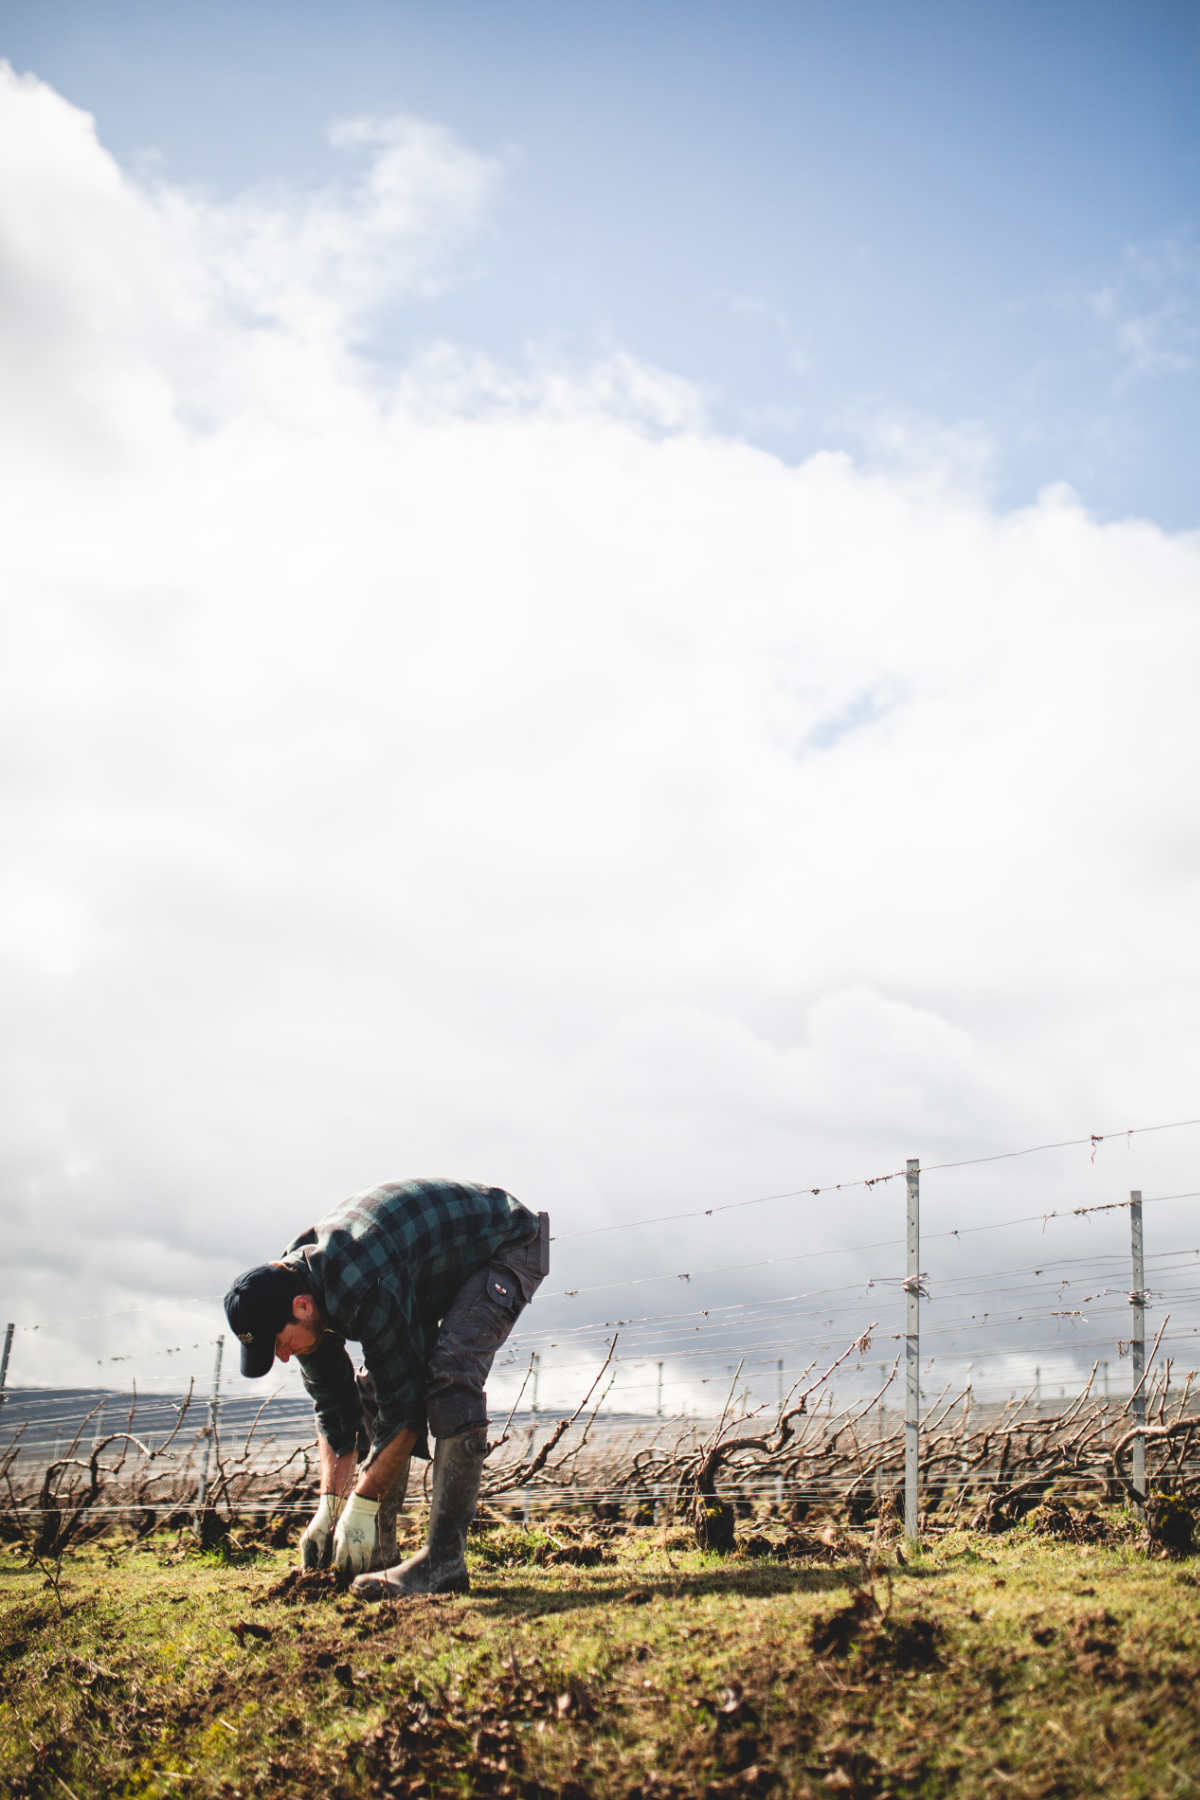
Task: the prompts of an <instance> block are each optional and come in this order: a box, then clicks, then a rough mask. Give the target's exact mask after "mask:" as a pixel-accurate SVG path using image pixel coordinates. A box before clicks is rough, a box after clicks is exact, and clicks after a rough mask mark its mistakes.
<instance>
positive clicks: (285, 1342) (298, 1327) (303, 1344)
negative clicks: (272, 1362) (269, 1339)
mask: <svg viewBox="0 0 1200 1800" xmlns="http://www.w3.org/2000/svg"><path fill="white" fill-rule="evenodd" d="M297 1307H300V1308H301V1310H302V1311H303V1312H304V1316H303V1317H302V1318H297V1317H296V1316H295V1314H296V1309H297ZM292 1313H293V1317H292V1318H291V1320H290V1321H289V1323H288V1324H286V1325H285V1326H284V1328H283V1330H282V1331H277V1332H276V1334H275V1354H276V1356H277V1357H278V1358H279V1361H280V1362H281V1363H285V1362H290V1361H291V1360H292V1358H293V1356H308V1355H309V1353H310V1352H311V1351H313V1350H315V1349H316V1347H317V1345H318V1344H319V1343H320V1341H321V1339H322V1338H323V1337H324V1335H325V1328H324V1326H323V1325H321V1323H320V1321H319V1320H318V1319H316V1318H312V1317H309V1315H308V1311H307V1309H305V1308H304V1307H303V1303H302V1302H301V1301H299V1300H293V1302H292Z"/></svg>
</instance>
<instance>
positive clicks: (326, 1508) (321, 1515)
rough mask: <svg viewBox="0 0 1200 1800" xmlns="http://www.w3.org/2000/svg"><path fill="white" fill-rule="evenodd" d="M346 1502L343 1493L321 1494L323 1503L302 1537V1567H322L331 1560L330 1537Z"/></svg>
mask: <svg viewBox="0 0 1200 1800" xmlns="http://www.w3.org/2000/svg"><path fill="white" fill-rule="evenodd" d="M345 1504H346V1502H345V1500H344V1499H343V1498H342V1496H341V1494H322V1495H321V1504H320V1506H318V1508H317V1510H316V1512H315V1513H314V1514H313V1516H312V1519H311V1521H310V1522H309V1525H308V1528H307V1530H306V1531H305V1532H304V1534H303V1536H302V1537H301V1539H300V1567H301V1568H302V1569H320V1568H323V1567H324V1566H325V1564H326V1562H327V1561H328V1560H329V1539H330V1537H331V1535H332V1533H333V1528H334V1526H335V1525H336V1524H337V1518H338V1514H339V1513H340V1512H341V1510H342V1508H343V1506H344V1505H345Z"/></svg>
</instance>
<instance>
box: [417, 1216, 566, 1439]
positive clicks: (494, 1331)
mask: <svg viewBox="0 0 1200 1800" xmlns="http://www.w3.org/2000/svg"><path fill="white" fill-rule="evenodd" d="M538 1227H539V1229H538V1234H537V1236H536V1237H535V1238H533V1239H531V1241H530V1242H529V1243H528V1244H516V1245H512V1244H510V1245H507V1246H505V1248H504V1249H502V1250H497V1252H496V1254H495V1256H494V1257H493V1258H492V1260H491V1262H488V1263H485V1264H484V1265H483V1267H482V1268H481V1269H476V1270H475V1272H474V1273H473V1274H471V1275H468V1276H467V1279H466V1280H465V1281H464V1282H463V1284H462V1286H461V1287H460V1288H459V1290H458V1292H457V1294H456V1295H455V1296H454V1299H453V1300H452V1301H451V1303H450V1309H449V1311H448V1312H447V1314H446V1316H445V1318H444V1319H443V1320H442V1328H441V1330H440V1331H439V1333H438V1340H437V1343H436V1344H435V1346H434V1351H433V1355H432V1356H431V1357H430V1359H429V1385H428V1387H427V1389H426V1392H425V1410H426V1413H427V1415H428V1419H429V1429H430V1431H431V1432H432V1433H433V1435H434V1437H438V1438H444V1437H458V1436H460V1435H461V1433H463V1432H464V1431H483V1430H485V1429H486V1427H487V1422H488V1418H487V1398H486V1396H485V1394H484V1391H483V1390H484V1383H485V1382H486V1381H487V1378H488V1376H489V1374H490V1373H491V1368H492V1363H493V1362H494V1361H495V1358H496V1352H497V1350H499V1348H500V1346H501V1345H502V1344H503V1343H504V1341H505V1339H506V1338H507V1337H508V1334H509V1332H510V1331H511V1330H512V1328H513V1326H514V1325H515V1324H516V1322H517V1319H518V1317H519V1315H520V1314H521V1313H523V1312H524V1310H525V1308H526V1307H527V1306H528V1304H529V1302H530V1301H531V1300H532V1299H533V1296H534V1294H535V1293H536V1292H537V1290H538V1288H539V1287H540V1286H541V1284H542V1282H543V1281H544V1279H545V1277H546V1275H547V1273H548V1272H549V1268H550V1215H549V1214H548V1213H539V1214H538Z"/></svg>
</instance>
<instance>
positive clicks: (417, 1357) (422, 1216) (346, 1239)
mask: <svg viewBox="0 0 1200 1800" xmlns="http://www.w3.org/2000/svg"><path fill="white" fill-rule="evenodd" d="M537 1229H538V1221H537V1216H536V1215H535V1214H534V1213H531V1212H530V1211H529V1209H528V1208H527V1207H524V1206H522V1205H521V1202H520V1201H519V1200H514V1199H513V1197H512V1195H511V1194H506V1193H505V1191H504V1189H503V1188H497V1187H482V1186H480V1185H479V1184H477V1183H475V1182H465V1181H402V1182H391V1183H388V1184H387V1185H386V1186H384V1187H377V1188H373V1189H372V1190H371V1191H370V1192H369V1193H366V1194H358V1195H356V1196H355V1197H354V1198H353V1199H350V1200H345V1201H343V1202H342V1204H341V1205H340V1206H338V1207H335V1209H334V1210H333V1211H332V1212H331V1213H327V1214H326V1216H325V1217H324V1218H323V1219H321V1220H319V1221H318V1223H317V1224H316V1225H314V1226H311V1227H310V1228H309V1229H308V1230H307V1231H304V1232H301V1234H300V1236H299V1237H298V1238H294V1239H293V1241H292V1242H291V1243H290V1244H289V1245H288V1247H287V1249H286V1250H285V1251H284V1253H283V1261H284V1262H286V1263H288V1264H290V1265H292V1266H294V1267H296V1268H297V1269H298V1270H299V1272H300V1274H301V1276H302V1278H303V1279H304V1281H305V1283H306V1285H307V1287H308V1289H309V1291H310V1292H311V1294H312V1296H313V1298H314V1299H315V1301H316V1303H317V1305H318V1306H319V1307H320V1309H321V1313H322V1316H323V1317H324V1319H325V1321H326V1323H327V1325H328V1327H329V1329H328V1330H327V1331H326V1333H325V1336H324V1337H323V1338H322V1339H321V1340H320V1342H319V1343H318V1345H317V1347H316V1348H315V1350H313V1351H312V1353H311V1355H309V1356H299V1357H297V1359H296V1360H297V1362H298V1363H299V1364H300V1372H301V1374H302V1376H303V1379H304V1385H305V1387H306V1388H307V1389H308V1391H309V1393H310V1394H311V1395H312V1399H313V1404H314V1409H315V1411H316V1416H317V1428H318V1430H319V1431H320V1433H321V1436H322V1437H323V1438H324V1439H325V1441H326V1443H327V1444H328V1445H329V1447H330V1449H331V1450H332V1451H333V1452H334V1454H335V1455H338V1456H341V1455H343V1454H345V1452H346V1451H348V1450H351V1449H353V1448H354V1446H355V1443H356V1442H357V1439H358V1432H359V1427H360V1424H361V1422H362V1401H361V1398H360V1396H359V1392H358V1384H357V1382H356V1381H355V1377H354V1366H353V1364H352V1363H351V1361H350V1357H349V1355H348V1353H347V1350H346V1343H345V1340H346V1339H347V1338H353V1339H354V1340H355V1341H356V1342H358V1343H360V1344H361V1345H362V1350H363V1360H364V1362H365V1363H366V1365H367V1369H368V1371H369V1372H370V1374H371V1376H372V1378H373V1380H374V1384H375V1392H376V1396H377V1398H378V1401H379V1416H378V1419H377V1420H376V1423H375V1433H374V1437H373V1440H372V1444H371V1455H372V1456H375V1455H377V1454H378V1452H379V1451H380V1450H382V1449H383V1447H384V1445H385V1444H387V1443H390V1441H391V1439H392V1438H394V1437H395V1435H396V1433H397V1432H398V1431H401V1430H403V1429H404V1428H405V1427H406V1426H408V1427H410V1428H411V1429H412V1430H414V1431H415V1432H416V1434H417V1449H416V1454H417V1455H424V1456H428V1454H429V1451H428V1446H427V1444H426V1440H425V1370H426V1364H427V1363H428V1361H429V1357H430V1354H431V1353H432V1351H433V1347H434V1345H435V1343H436V1342H437V1334H438V1327H439V1325H440V1323H441V1320H442V1318H443V1317H444V1315H445V1313H446V1312H447V1311H448V1310H449V1307H450V1303H451V1301H452V1300H453V1299H454V1296H455V1295H456V1294H457V1292H458V1290H459V1288H460V1287H461V1286H462V1284H463V1282H464V1281H465V1280H466V1278H467V1276H468V1275H470V1274H472V1273H473V1271H474V1270H476V1269H478V1268H481V1267H482V1265H483V1264H484V1263H486V1262H490V1261H491V1259H492V1257H493V1256H494V1255H495V1254H496V1253H497V1251H499V1250H500V1249H502V1248H503V1247H504V1246H506V1245H512V1244H524V1243H527V1242H528V1241H529V1240H530V1239H531V1238H532V1237H534V1236H535V1235H536V1233H537Z"/></svg>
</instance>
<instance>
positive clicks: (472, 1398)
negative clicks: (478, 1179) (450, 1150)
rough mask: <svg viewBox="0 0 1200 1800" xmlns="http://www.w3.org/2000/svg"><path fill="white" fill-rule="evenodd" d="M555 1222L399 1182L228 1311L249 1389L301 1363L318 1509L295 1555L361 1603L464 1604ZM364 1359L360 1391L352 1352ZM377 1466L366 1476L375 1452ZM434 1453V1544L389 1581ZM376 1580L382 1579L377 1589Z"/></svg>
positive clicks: (350, 1211)
mask: <svg viewBox="0 0 1200 1800" xmlns="http://www.w3.org/2000/svg"><path fill="white" fill-rule="evenodd" d="M549 1247H550V1221H549V1218H548V1216H547V1214H546V1213H536V1214H535V1213H531V1212H530V1211H529V1210H528V1209H527V1208H526V1207H524V1206H522V1205H521V1203H520V1201H519V1200H514V1199H513V1197H512V1195H511V1194H506V1193H505V1192H504V1189H503V1188H496V1187H482V1186H479V1185H478V1184H477V1183H475V1182H460V1181H404V1182H393V1183H389V1184H387V1185H386V1186H384V1187H378V1188H373V1189H372V1190H371V1192H370V1193H367V1194H360V1195H357V1196H356V1197H355V1198H354V1199H351V1200H346V1201H344V1202H343V1203H342V1204H341V1205H340V1206H338V1207H336V1208H335V1209H334V1210H333V1211H332V1212H331V1213H328V1214H327V1215H326V1216H325V1217H324V1218H323V1219H321V1220H319V1221H318V1223H317V1224H316V1225H313V1226H310V1227H309V1229H308V1230H307V1231H304V1232H301V1234H300V1236H299V1237H298V1238H295V1239H294V1240H293V1242H292V1243H290V1244H289V1245H288V1247H287V1249H286V1250H285V1251H284V1252H283V1255H282V1257H281V1258H280V1260H279V1261H278V1262H273V1263H264V1264H262V1265H261V1266H260V1267H258V1268H255V1269H249V1270H247V1271H246V1273H245V1274H244V1275H239V1277H238V1279H237V1280H236V1281H235V1282H234V1284H233V1286H232V1287H231V1288H230V1290H229V1292H228V1294H226V1296H225V1314H226V1317H227V1318H228V1320H229V1326H230V1330H231V1331H233V1332H234V1333H235V1334H236V1335H237V1337H238V1338H239V1339H240V1340H241V1345H242V1374H243V1375H249V1376H259V1375H265V1374H266V1373H267V1371H268V1369H269V1368H270V1367H271V1365H272V1363H273V1362H274V1360H275V1358H276V1357H278V1358H279V1360H280V1362H285V1363H286V1362H288V1361H290V1359H291V1358H292V1357H293V1356H295V1357H296V1358H297V1360H298V1361H299V1364H300V1370H301V1374H302V1375H303V1377H304V1385H305V1387H306V1388H307V1389H308V1391H309V1393H310V1394H311V1395H312V1398H313V1403H314V1407H315V1411H316V1419H317V1439H318V1447H319V1450H320V1459H321V1502H320V1505H319V1507H318V1508H317V1512H316V1514H315V1516H314V1518H313V1519H312V1522H311V1523H310V1524H309V1526H308V1528H307V1529H306V1530H305V1532H304V1535H303V1536H302V1538H301V1540H300V1554H301V1562H302V1564H303V1566H304V1567H305V1568H319V1567H320V1566H321V1564H322V1563H323V1562H325V1561H326V1560H327V1559H329V1560H331V1561H332V1563H333V1566H334V1568H337V1569H345V1570H347V1571H349V1572H350V1573H351V1574H353V1575H354V1576H355V1577H356V1579H355V1580H354V1583H353V1585H352V1589H351V1591H352V1592H353V1593H355V1594H357V1595H358V1596H359V1597H360V1599H385V1598H388V1597H389V1596H390V1597H398V1596H401V1595H405V1594H462V1593H466V1591H467V1588H468V1587H469V1585H470V1584H469V1582H468V1579H467V1565H466V1560H465V1551H466V1541H467V1527H468V1526H469V1525H470V1523H471V1520H472V1518H473V1517H474V1515H475V1507H476V1503H477V1501H478V1499H479V1482H480V1477H481V1474H482V1470H483V1459H484V1457H485V1456H486V1454H487V1400H486V1397H485V1394H484V1383H485V1382H486V1380H487V1377H488V1373H489V1371H490V1369H491V1366H492V1362H493V1359H494V1358H495V1355H496V1352H497V1350H498V1349H499V1348H500V1346H501V1344H503V1342H504V1340H505V1339H506V1338H507V1336H508V1334H509V1332H510V1331H511V1330H512V1328H513V1324H514V1322H515V1321H516V1318H517V1315H518V1314H519V1313H520V1312H522V1311H523V1309H524V1307H525V1306H526V1305H527V1303H528V1302H529V1301H530V1300H531V1299H532V1298H533V1295H534V1292H535V1290H536V1289H537V1287H538V1286H539V1285H540V1283H541V1281H542V1279H543V1277H544V1276H545V1275H546V1273H547V1270H548V1268H549ZM347 1338H351V1339H354V1340H355V1341H356V1342H357V1343H360V1344H361V1345H362V1352H363V1360H364V1362H365V1364H366V1368H365V1370H364V1372H363V1373H362V1374H361V1375H359V1376H358V1377H356V1376H355V1373H354V1368H353V1365H352V1363H351V1361H350V1357H349V1355H348V1353H347V1351H346V1339H347ZM364 1417H365V1420H366V1423H367V1425H368V1427H369V1428H370V1433H371V1435H370V1439H369V1443H370V1453H369V1455H367V1457H366V1460H365V1461H363V1462H362V1463H361V1464H360V1463H359V1460H358V1453H359V1450H360V1449H365V1448H366V1446H367V1442H368V1438H367V1432H366V1431H365V1430H364V1429H363V1426H364ZM427 1430H428V1431H429V1432H432V1434H433V1436H434V1438H435V1440H436V1449H435V1453H434V1458H433V1487H432V1495H431V1500H430V1508H429V1538H428V1542H427V1544H426V1546H425V1548H424V1549H423V1550H420V1551H418V1553H417V1554H416V1555H415V1556H411V1557H409V1559H408V1561H407V1562H404V1563H399V1564H397V1565H396V1566H394V1567H388V1566H387V1564H388V1563H389V1562H390V1561H391V1559H392V1558H394V1557H395V1556H396V1555H397V1550H396V1536H395V1531H396V1514H397V1512H398V1511H399V1508H400V1506H401V1505H402V1503H403V1500H404V1494H405V1491H406V1489H407V1486H408V1469H409V1459H410V1458H411V1457H412V1456H419V1457H424V1458H428V1456H429V1447H428V1438H427V1435H426V1433H427ZM372 1570H375V1571H377V1573H369V1571H372Z"/></svg>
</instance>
